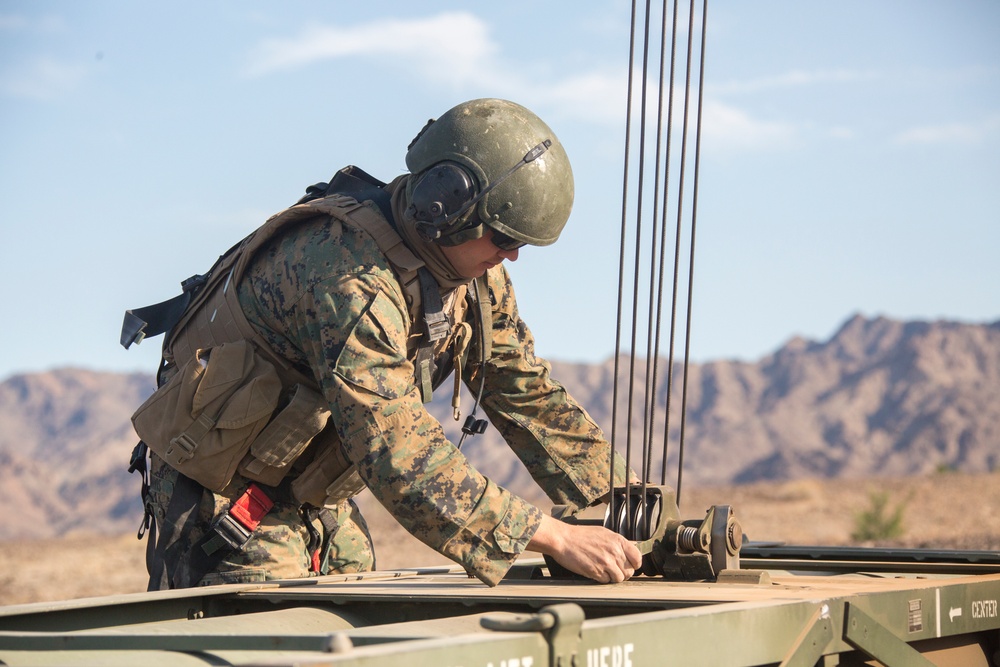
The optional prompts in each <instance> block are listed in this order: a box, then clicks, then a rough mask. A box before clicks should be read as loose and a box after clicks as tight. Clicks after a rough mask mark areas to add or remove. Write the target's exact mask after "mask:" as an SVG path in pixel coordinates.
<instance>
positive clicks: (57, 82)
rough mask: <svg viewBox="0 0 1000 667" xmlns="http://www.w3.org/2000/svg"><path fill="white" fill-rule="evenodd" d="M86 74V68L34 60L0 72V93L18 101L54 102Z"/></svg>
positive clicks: (76, 85)
mask: <svg viewBox="0 0 1000 667" xmlns="http://www.w3.org/2000/svg"><path fill="white" fill-rule="evenodd" d="M88 72H89V69H88V67H87V66H86V65H82V64H76V63H65V62H60V61H58V60H55V59H54V58H49V57H43V58H38V59H36V60H34V61H33V62H30V63H28V64H26V65H23V66H22V65H16V66H9V67H8V68H7V69H6V71H3V72H0V93H2V94H3V95H5V96H8V97H16V98H22V99H34V100H50V99H55V98H58V97H60V96H62V95H64V94H65V93H67V92H69V91H71V90H74V89H75V88H77V87H78V86H79V84H80V82H81V81H83V80H84V79H85V78H86V77H87V74H88Z"/></svg>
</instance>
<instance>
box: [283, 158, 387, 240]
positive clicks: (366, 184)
mask: <svg viewBox="0 0 1000 667" xmlns="http://www.w3.org/2000/svg"><path fill="white" fill-rule="evenodd" d="M384 188H385V183H383V182H382V181H380V180H378V179H377V178H375V177H374V176H372V175H371V174H369V173H368V172H366V171H365V170H364V169H361V168H359V167H355V166H354V165H349V166H347V167H344V168H343V169H341V170H340V171H338V172H337V173H336V174H334V175H333V178H331V179H330V182H329V184H327V183H316V184H314V185H310V186H309V187H308V188H306V194H305V195H304V196H303V197H302V198H301V199H299V200H298V201H297V202H295V203H296V204H305V203H306V202H308V201H312V200H314V199H322V198H323V197H329V196H330V195H347V196H348V197H351V198H352V199H354V200H355V201H358V202H363V201H373V202H375V205H376V206H378V208H379V210H380V211H381V212H382V215H383V217H385V219H386V220H388V221H389V224H391V225H393V226H395V221H394V220H393V217H392V198H391V197H390V196H389V193H388V192H386V191H385V189H384Z"/></svg>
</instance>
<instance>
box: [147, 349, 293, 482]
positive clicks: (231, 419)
mask: <svg viewBox="0 0 1000 667" xmlns="http://www.w3.org/2000/svg"><path fill="white" fill-rule="evenodd" d="M280 393H281V382H280V380H279V379H278V374H277V372H276V371H275V369H274V366H273V365H272V364H271V363H270V362H268V361H266V360H264V359H263V358H262V357H260V355H258V354H257V353H256V351H255V350H254V347H253V345H251V344H250V343H249V342H248V341H245V340H241V341H236V342H234V343H224V344H222V345H220V346H218V347H214V348H211V349H209V350H198V351H197V352H196V353H195V356H194V357H193V358H192V359H191V360H189V361H188V362H187V363H185V364H184V365H183V366H181V368H180V369H179V370H178V372H177V373H176V374H175V375H174V376H173V377H172V378H170V380H169V381H167V383H166V384H164V385H163V386H162V387H160V388H159V389H157V390H156V392H155V393H154V394H153V395H152V396H150V397H149V399H147V400H146V402H145V403H143V404H142V405H141V406H140V407H139V409H138V410H136V412H135V414H134V415H132V425H133V426H134V427H135V431H136V433H137V434H138V435H139V437H140V438H142V440H143V441H144V442H145V443H146V444H147V445H149V448H150V449H151V450H153V451H154V452H156V454H157V455H159V456H160V457H161V458H162V459H163V460H164V461H166V462H167V463H168V464H170V465H171V466H172V467H174V468H175V469H177V470H178V471H179V472H181V473H182V474H184V475H186V476H188V477H190V478H191V479H193V480H195V481H196V482H198V483H199V484H201V485H202V486H204V487H206V488H209V489H211V490H212V491H221V490H222V489H224V488H225V487H226V485H227V484H229V482H230V480H231V479H232V478H233V474H234V473H235V472H236V468H237V465H238V464H239V462H240V460H241V459H242V458H243V456H244V455H245V454H246V452H247V450H248V449H249V447H250V444H251V443H252V442H253V440H254V438H256V437H257V435H258V434H259V433H260V432H261V430H262V429H263V428H264V427H265V426H266V425H267V423H268V421H269V420H270V418H271V415H272V414H273V412H274V410H275V408H276V407H277V405H278V397H279V395H280Z"/></svg>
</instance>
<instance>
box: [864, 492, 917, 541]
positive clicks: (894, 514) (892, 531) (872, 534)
mask: <svg viewBox="0 0 1000 667" xmlns="http://www.w3.org/2000/svg"><path fill="white" fill-rule="evenodd" d="M870 499H871V503H872V504H871V507H870V508H868V509H867V510H865V511H863V512H859V513H858V514H856V515H855V517H854V532H853V533H851V539H852V540H855V541H856V542H875V541H878V540H890V539H893V538H896V537H900V536H901V535H902V534H903V512H904V511H905V510H906V504H905V503H899V504H898V505H896V507H895V509H893V510H891V511H890V510H889V494H888V493H887V492H885V491H881V492H878V493H873V494H871V496H870Z"/></svg>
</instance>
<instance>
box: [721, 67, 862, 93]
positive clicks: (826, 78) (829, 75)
mask: <svg viewBox="0 0 1000 667" xmlns="http://www.w3.org/2000/svg"><path fill="white" fill-rule="evenodd" d="M879 76H880V75H879V74H878V73H877V72H871V71H856V70H846V69H836V70H816V71H805V70H791V71H789V72H785V73H784V74H778V75H776V76H767V77H760V78H757V79H747V80H738V81H729V82H726V83H717V84H712V85H711V86H709V88H708V89H709V90H710V91H711V92H712V93H713V94H716V95H728V94H734V93H735V94H738V93H759V92H766V91H769V90H774V89H776V88H797V87H801V86H814V85H817V84H823V83H852V82H856V81H873V80H875V79H878V78H879Z"/></svg>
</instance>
